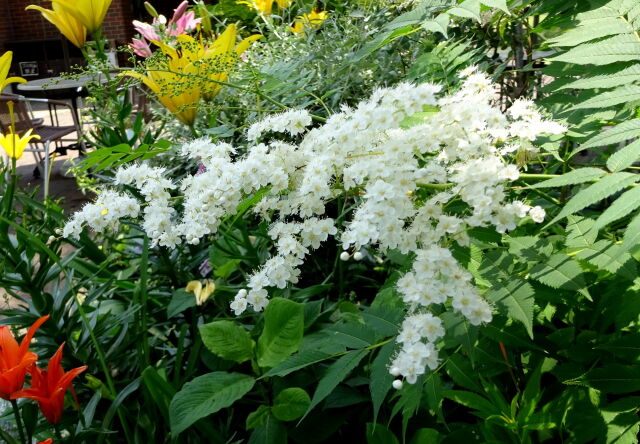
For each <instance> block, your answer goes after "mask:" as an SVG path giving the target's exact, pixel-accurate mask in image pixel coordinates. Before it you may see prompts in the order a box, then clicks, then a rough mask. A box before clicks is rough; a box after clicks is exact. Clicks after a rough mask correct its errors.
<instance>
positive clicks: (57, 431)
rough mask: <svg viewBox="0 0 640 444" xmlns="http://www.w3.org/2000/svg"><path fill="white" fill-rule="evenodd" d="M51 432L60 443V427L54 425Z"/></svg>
mask: <svg viewBox="0 0 640 444" xmlns="http://www.w3.org/2000/svg"><path fill="white" fill-rule="evenodd" d="M53 430H54V432H55V434H56V439H57V440H58V441H60V442H62V432H60V425H58V424H54V425H53Z"/></svg>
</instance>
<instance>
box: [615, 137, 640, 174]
mask: <svg viewBox="0 0 640 444" xmlns="http://www.w3.org/2000/svg"><path fill="white" fill-rule="evenodd" d="M638 159H640V139H639V140H636V141H635V142H633V143H630V144H629V145H627V146H625V147H624V148H622V149H621V150H620V151H617V152H615V153H613V154H612V155H611V156H610V157H609V158H608V159H607V168H608V169H609V171H611V172H614V173H615V172H617V171H622V170H624V169H625V168H629V167H630V166H631V165H633V164H634V163H635V162H636V161H638Z"/></svg>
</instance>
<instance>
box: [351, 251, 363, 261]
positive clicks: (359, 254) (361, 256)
mask: <svg viewBox="0 0 640 444" xmlns="http://www.w3.org/2000/svg"><path fill="white" fill-rule="evenodd" d="M353 258H354V259H355V260H357V261H361V260H362V259H363V258H364V254H362V253H360V252H359V251H356V252H355V253H354V254H353Z"/></svg>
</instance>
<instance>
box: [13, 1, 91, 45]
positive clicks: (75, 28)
mask: <svg viewBox="0 0 640 444" xmlns="http://www.w3.org/2000/svg"><path fill="white" fill-rule="evenodd" d="M51 8H52V9H45V8H43V7H41V6H36V5H29V6H27V7H26V8H25V9H26V10H29V9H33V10H35V11H40V13H41V14H42V16H43V17H44V18H45V19H46V20H48V21H49V22H51V23H52V24H53V25H54V26H55V27H56V28H58V31H60V33H61V34H62V35H63V36H65V37H66V38H67V39H69V41H70V42H71V43H73V44H74V45H75V46H77V47H78V48H81V47H83V46H84V44H85V42H86V41H87V28H85V27H84V25H83V24H82V23H80V22H79V21H78V19H76V18H75V17H74V16H73V15H71V14H69V13H68V12H67V10H66V9H65V8H64V7H62V6H61V5H60V4H58V3H56V2H53V3H52V4H51Z"/></svg>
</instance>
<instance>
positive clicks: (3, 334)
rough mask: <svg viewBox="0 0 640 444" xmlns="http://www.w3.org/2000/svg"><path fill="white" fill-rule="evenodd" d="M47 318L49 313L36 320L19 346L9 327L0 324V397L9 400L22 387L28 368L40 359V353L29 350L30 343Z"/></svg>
mask: <svg viewBox="0 0 640 444" xmlns="http://www.w3.org/2000/svg"><path fill="white" fill-rule="evenodd" d="M47 319H49V315H47V316H43V317H41V318H40V319H38V320H37V321H36V322H34V323H33V325H32V326H31V328H30V329H29V331H28V332H27V334H26V336H25V337H24V338H23V339H22V342H21V343H20V345H19V346H18V342H17V341H16V339H15V338H14V337H13V334H12V333H11V330H9V327H7V326H6V325H3V326H0V398H3V399H7V400H9V399H11V396H12V395H13V394H14V393H15V392H17V391H18V390H20V389H21V388H22V385H23V384H24V377H25V375H26V373H27V368H28V367H30V366H31V365H32V364H33V363H34V362H36V361H37V360H38V355H36V354H35V353H33V352H30V351H29V343H30V342H31V339H32V338H33V335H34V334H35V333H36V330H38V328H39V327H40V326H41V325H42V323H43V322H44V321H46V320H47Z"/></svg>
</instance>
